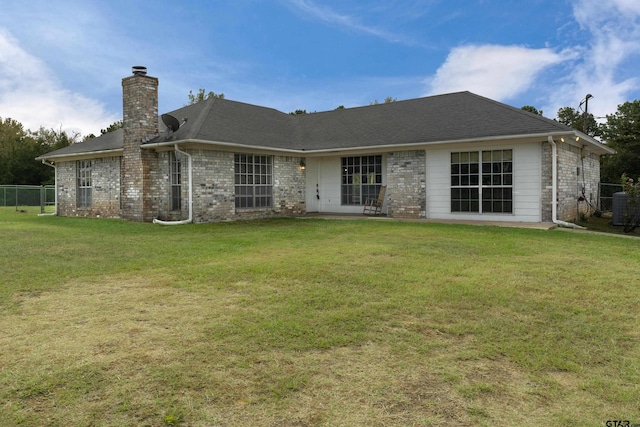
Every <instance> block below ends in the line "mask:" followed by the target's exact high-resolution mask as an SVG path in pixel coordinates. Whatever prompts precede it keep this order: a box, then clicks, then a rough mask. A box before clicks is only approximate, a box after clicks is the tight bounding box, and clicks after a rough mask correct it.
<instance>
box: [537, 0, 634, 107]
mask: <svg viewBox="0 0 640 427" xmlns="http://www.w3.org/2000/svg"><path fill="white" fill-rule="evenodd" d="M573 14H574V17H575V20H576V22H577V23H578V24H579V25H580V28H581V29H582V30H583V31H586V32H587V33H588V35H589V43H588V45H587V46H585V47H584V54H583V56H582V58H581V59H582V60H581V61H580V62H579V63H577V64H575V65H576V66H575V67H573V69H571V70H569V71H568V73H567V74H568V82H567V83H565V84H563V85H562V86H560V87H559V88H558V89H559V90H557V91H556V92H555V93H553V94H552V96H551V97H550V100H549V105H548V106H545V111H557V110H558V108H560V107H563V106H573V107H574V108H577V105H576V104H577V103H578V102H579V100H581V99H584V97H585V96H586V94H587V93H589V94H592V95H593V96H594V100H593V101H592V102H590V104H589V112H590V113H593V114H594V115H595V116H596V117H602V116H604V115H606V114H612V113H614V112H615V111H616V110H617V106H618V105H619V104H622V103H624V102H625V101H630V99H629V96H630V95H631V94H632V93H633V92H634V91H635V90H637V89H638V88H640V80H639V79H638V78H637V77H635V76H636V75H637V73H636V72H632V71H631V69H632V68H634V66H629V64H630V61H633V60H634V59H637V58H638V56H639V54H640V22H639V20H640V2H638V1H637V0H611V1H609V2H602V1H601V0H575V1H574V3H573ZM636 66H637V65H636Z"/></svg>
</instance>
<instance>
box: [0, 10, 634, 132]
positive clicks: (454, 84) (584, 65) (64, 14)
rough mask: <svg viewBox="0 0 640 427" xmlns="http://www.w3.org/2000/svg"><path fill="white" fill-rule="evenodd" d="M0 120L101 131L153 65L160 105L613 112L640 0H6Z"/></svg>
mask: <svg viewBox="0 0 640 427" xmlns="http://www.w3.org/2000/svg"><path fill="white" fill-rule="evenodd" d="M1 9H2V10H1V13H0V117H2V118H7V117H10V118H13V119H15V120H18V121H20V122H21V123H23V124H24V125H25V127H26V128H28V129H32V130H36V129H37V128H38V127H40V126H44V127H47V128H56V129H60V128H62V129H64V130H70V131H71V130H74V131H77V132H80V133H81V134H83V135H86V134H88V133H95V134H98V133H99V130H100V129H101V128H104V127H106V126H108V125H109V124H110V123H112V122H114V121H115V120H119V119H120V118H121V115H122V112H121V111H122V100H121V79H122V78H123V77H126V76H128V75H130V74H131V66H133V65H144V66H146V67H147V68H148V72H149V75H152V76H154V77H158V78H159V80H160V87H159V92H160V93H159V95H160V113H163V112H168V111H171V110H173V109H176V108H179V107H181V106H183V105H184V104H185V103H186V102H187V100H188V99H187V94H188V93H189V91H190V90H193V91H194V92H195V91H197V90H198V89H200V88H204V89H206V90H207V91H214V92H216V93H220V92H222V93H224V94H225V96H226V98H227V99H233V100H236V101H241V102H247V103H252V104H257V105H263V106H267V107H273V108H276V109H278V110H281V111H283V112H290V111H293V110H296V109H306V110H307V111H324V110H331V109H334V108H336V107H337V106H339V105H344V106H345V107H355V106H361V105H368V104H369V103H371V102H372V101H374V100H378V101H383V100H384V98H386V97H393V98H397V99H398V100H402V99H410V98H417V97H422V96H429V95H434V94H441V93H448V92H455V91H461V90H469V91H471V92H474V93H477V94H479V95H483V96H487V97H489V98H493V99H495V100H498V101H501V102H505V103H507V104H510V105H513V106H516V107H521V106H523V105H534V106H536V107H537V108H538V109H542V110H543V111H544V115H545V116H547V117H549V118H555V116H556V112H557V110H558V108H560V107H564V106H571V107H574V108H578V106H579V104H580V101H581V100H582V99H584V97H585V95H586V94H587V93H590V94H592V95H593V99H591V100H590V101H589V111H590V112H592V113H594V114H595V115H596V116H599V117H602V116H605V115H606V114H611V113H614V112H615V111H616V108H617V105H618V104H621V103H623V102H625V101H632V100H635V99H638V98H640V76H639V75H638V73H639V72H638V70H640V1H638V0H527V1H523V0H501V1H489V0H478V1H472V0H369V1H355V0H324V1H323V0H199V1H196V0H192V1H175V0H174V1H165V0H156V1H149V0H147V1H138V0H128V1H122V0H110V1H92V0H78V1H72V0H57V1H51V0H44V1H40V0H33V1H29V2H25V1H24V0H5V1H4V2H3V5H2V8H1Z"/></svg>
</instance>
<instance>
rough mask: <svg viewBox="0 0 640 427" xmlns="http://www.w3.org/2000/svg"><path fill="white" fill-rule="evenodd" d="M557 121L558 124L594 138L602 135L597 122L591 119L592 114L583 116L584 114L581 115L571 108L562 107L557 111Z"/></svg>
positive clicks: (593, 118)
mask: <svg viewBox="0 0 640 427" xmlns="http://www.w3.org/2000/svg"><path fill="white" fill-rule="evenodd" d="M585 116H586V127H585ZM557 120H558V121H559V122H560V123H562V124H565V125H567V126H570V127H572V128H574V129H576V130H579V131H580V132H584V133H586V134H587V135H589V136H594V137H595V136H601V135H602V128H601V127H600V125H599V124H598V122H596V119H595V117H593V114H591V113H588V114H586V115H585V114H584V113H581V112H579V111H578V110H576V109H574V108H572V107H563V108H560V109H559V110H558V118H557Z"/></svg>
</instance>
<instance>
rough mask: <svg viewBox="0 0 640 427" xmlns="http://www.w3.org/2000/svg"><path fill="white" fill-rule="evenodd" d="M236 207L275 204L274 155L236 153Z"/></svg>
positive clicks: (260, 206) (261, 206)
mask: <svg viewBox="0 0 640 427" xmlns="http://www.w3.org/2000/svg"><path fill="white" fill-rule="evenodd" d="M234 168H235V193H236V196H235V201H236V208H239V209H244V208H270V207H272V206H273V177H272V175H273V157H272V156H257V155H252V154H236V155H235V159H234Z"/></svg>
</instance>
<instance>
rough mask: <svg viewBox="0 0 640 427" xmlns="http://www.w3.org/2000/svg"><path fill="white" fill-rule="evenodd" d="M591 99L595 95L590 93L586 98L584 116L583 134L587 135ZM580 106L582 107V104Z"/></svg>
mask: <svg viewBox="0 0 640 427" xmlns="http://www.w3.org/2000/svg"><path fill="white" fill-rule="evenodd" d="M589 98H593V95H591V94H590V93H588V94H587V96H585V98H584V113H583V116H582V133H584V134H586V133H587V117H588V111H589ZM580 105H582V103H580Z"/></svg>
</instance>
